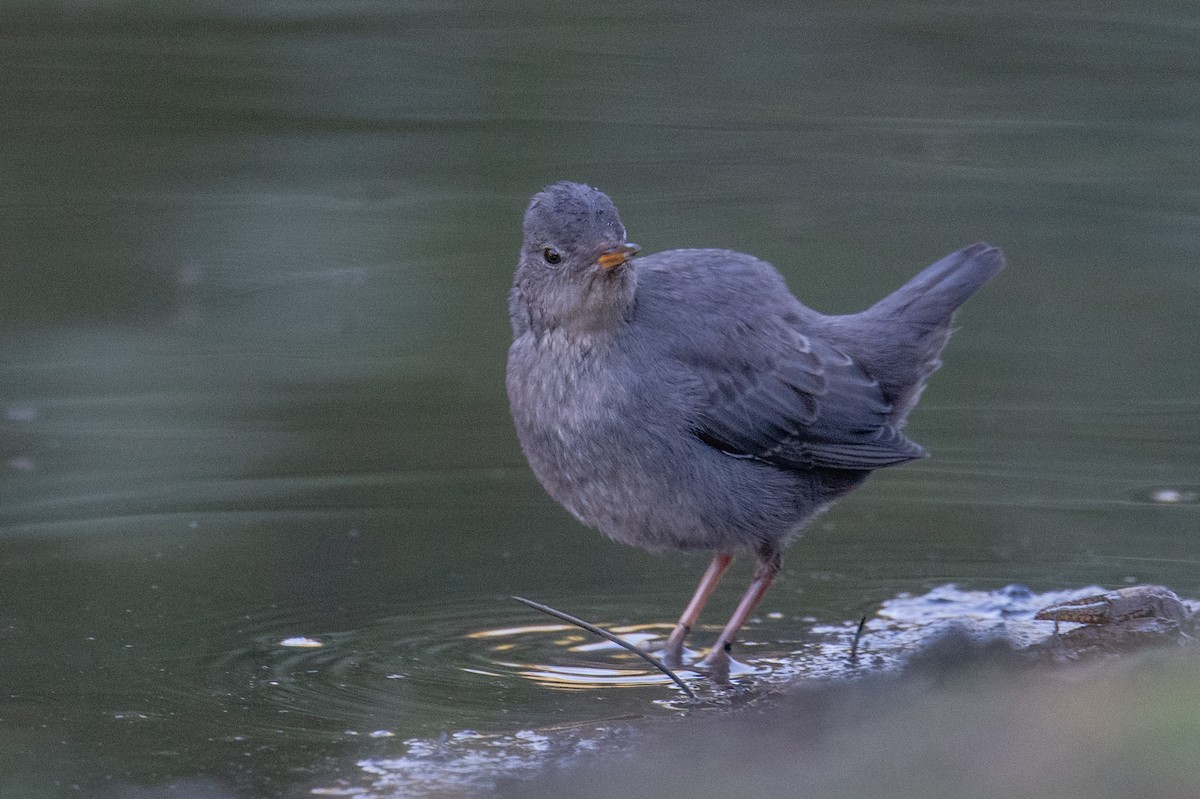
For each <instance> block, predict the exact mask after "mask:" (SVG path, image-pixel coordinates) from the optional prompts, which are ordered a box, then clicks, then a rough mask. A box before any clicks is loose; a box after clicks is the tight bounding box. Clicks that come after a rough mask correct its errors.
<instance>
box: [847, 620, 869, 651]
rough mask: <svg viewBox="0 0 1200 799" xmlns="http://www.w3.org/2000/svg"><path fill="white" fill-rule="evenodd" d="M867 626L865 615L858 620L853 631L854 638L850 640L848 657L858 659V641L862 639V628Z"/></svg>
mask: <svg viewBox="0 0 1200 799" xmlns="http://www.w3.org/2000/svg"><path fill="white" fill-rule="evenodd" d="M866 626H867V617H866V616H863V617H862V618H861V619H859V620H858V629H857V630H855V631H854V640H853V641H851V642H850V659H851V660H858V642H859V641H861V640H862V634H863V628H864V627H866Z"/></svg>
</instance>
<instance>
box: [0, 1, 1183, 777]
mask: <svg viewBox="0 0 1200 799" xmlns="http://www.w3.org/2000/svg"><path fill="white" fill-rule="evenodd" d="M1197 52H1200V14H1198V13H1197V12H1196V10H1195V8H1194V6H1192V5H1190V4H1171V3H1164V4H1155V5H1154V6H1153V7H1147V6H1143V5H1141V4H1136V3H1126V4H1107V5H1105V6H1103V7H1101V6H1096V7H1083V6H1078V5H1077V4H1071V3H1064V2H1051V3H1032V2H1031V3H1004V4H999V3H997V4H945V5H942V4H921V3H888V4H884V3H879V4H875V3H872V4H862V5H860V6H859V7H857V8H856V9H850V8H848V7H846V6H845V5H844V4H841V3H814V4H808V5H805V6H802V7H797V8H794V9H793V8H790V7H787V6H784V5H779V6H773V5H767V4H751V5H748V6H744V7H742V8H741V9H740V10H733V9H731V8H726V7H724V6H722V5H718V4H693V5H688V6H671V5H663V4H654V3H651V4H646V3H617V4H609V5H606V6H589V7H586V8H559V7H557V6H554V5H551V4H521V5H517V4H513V5H507V6H497V5H490V4H459V5H449V4H446V5H435V4H431V5H428V6H423V5H420V4H411V5H410V4H404V3H383V2H379V3H371V2H365V1H364V2H341V3H313V2H297V3H271V2H257V3H236V2H221V1H220V0H212V1H211V2H196V3H190V4H189V3H176V4H171V5H167V4H149V3H115V2H98V3H91V4H72V3H55V4H33V3H29V4H23V3H9V4H6V5H5V6H4V7H3V8H0V65H2V66H0V137H2V138H0V141H2V143H3V150H4V152H3V156H2V157H0V413H2V414H3V415H2V416H0V675H3V677H2V679H0V689H2V690H0V794H3V795H5V796H21V797H39V796H59V795H70V796H80V795H84V796H93V795H94V796H106V797H107V796H157V795H159V792H169V791H172V790H177V789H178V790H183V788H187V789H188V790H193V792H195V793H196V794H197V795H204V796H209V795H212V796H292V795H309V793H308V790H309V787H310V786H313V785H329V784H332V781H333V780H335V779H337V778H339V777H346V775H347V774H352V773H353V772H354V769H355V767H354V765H353V764H354V763H356V762H358V761H360V760H362V759H364V758H387V757H392V756H397V755H399V754H402V753H403V752H404V751H405V747H406V745H405V744H404V741H406V740H408V739H421V740H427V739H430V740H434V739H436V738H437V737H438V736H439V735H440V734H441V733H443V732H445V733H447V734H448V735H451V736H453V735H455V734H456V733H460V732H461V731H464V730H476V731H481V732H486V733H497V734H506V733H512V732H515V731H518V730H522V729H528V728H544V727H546V726H548V725H573V724H574V725H587V724H590V723H595V722H596V721H597V720H603V719H612V718H618V717H626V716H631V715H633V716H656V715H670V714H671V713H672V712H673V711H672V710H671V709H670V708H669V707H664V706H662V705H656V704H654V700H656V699H660V698H662V697H664V696H666V695H668V694H666V692H665V689H664V688H663V687H662V686H660V685H657V684H654V685H643V686H642V687H632V688H627V689H624V690H611V689H609V688H606V687H602V686H600V685H595V686H591V687H589V688H587V689H586V690H564V689H560V688H551V687H546V686H544V685H542V684H540V683H539V682H538V681H537V680H535V679H530V678H529V677H528V676H523V673H522V672H523V667H522V664H529V663H537V662H541V660H543V659H547V658H553V657H556V655H555V653H558V655H557V656H559V657H560V660H561V661H562V662H568V663H569V662H570V661H571V660H572V658H573V657H575V656H574V655H572V654H570V653H563V652H562V646H563V644H562V642H561V641H559V639H558V637H557V636H560V635H561V634H559V633H553V632H548V633H543V634H535V633H521V634H519V635H518V634H515V633H514V634H513V635H514V638H513V644H512V647H510V648H507V649H505V648H501V649H495V648H494V644H493V641H494V640H496V639H498V638H503V636H502V635H499V634H496V635H493V636H491V637H489V636H488V635H484V636H483V637H480V636H479V634H480V633H485V634H486V633H489V631H491V632H492V633H495V632H496V631H504V630H506V629H508V628H514V627H522V626H523V625H524V626H527V625H540V624H545V623H547V620H543V619H539V618H535V617H534V616H533V615H532V614H531V613H530V612H529V611H527V610H525V609H524V608H521V607H520V606H518V605H515V604H514V603H510V602H508V600H507V599H506V597H507V596H508V595H510V594H514V593H517V594H524V595H526V596H532V597H534V598H537V599H540V600H543V601H546V602H549V603H551V604H555V605H558V606H560V607H563V608H564V609H569V610H571V611H573V612H575V613H578V614H580V615H583V616H585V617H587V618H589V619H592V620H595V621H597V622H601V623H605V624H611V625H622V624H641V625H662V624H668V623H670V622H671V621H673V619H674V616H675V615H676V614H677V612H678V611H679V609H680V608H681V606H682V604H683V602H684V601H685V599H686V597H687V595H688V593H689V592H690V591H691V588H692V586H693V584H694V581H695V580H696V579H697V578H698V576H699V573H700V572H701V571H702V569H703V567H704V563H705V558H704V557H703V556H696V557H682V556H673V557H660V556H652V555H647V554H644V553H641V552H638V551H634V550H630V549H627V548H624V547H621V546H619V545H617V544H613V543H610V542H608V541H606V540H604V539H602V538H601V537H600V536H598V535H597V534H595V533H593V532H591V531H589V530H586V529H583V528H582V527H580V526H579V525H578V524H577V523H576V522H575V521H574V520H573V519H571V518H570V517H569V516H568V515H567V514H566V512H565V511H563V510H561V509H560V508H558V507H557V506H555V505H554V504H553V503H552V501H551V500H549V499H548V497H546V495H545V494H544V493H543V492H542V490H541V489H540V487H539V486H538V485H537V483H536V481H535V480H534V479H533V477H532V476H531V474H530V473H529V471H528V470H527V468H526V467H525V465H524V462H523V460H522V457H521V454H520V451H519V449H518V446H517V443H516V439H515V436H514V434H513V432H512V430H511V426H510V423H509V419H508V411H507V404H506V399H505V395H504V390H503V373H504V359H505V351H506V348H507V345H508V336H509V332H508V320H507V317H506V310H505V301H506V291H507V288H508V283H509V280H510V276H511V268H512V265H513V263H514V262H515V257H516V250H517V246H518V244H519V241H520V218H521V214H522V213H523V210H524V206H525V203H526V202H527V200H528V197H529V195H530V194H532V193H533V192H534V191H536V190H538V189H539V188H540V187H541V186H543V185H544V184H546V183H549V182H552V181H554V180H559V179H573V180H581V181H586V182H589V183H591V184H593V185H596V186H598V187H600V188H602V189H604V190H605V191H607V192H608V193H610V194H611V195H612V197H613V198H614V199H615V201H616V202H617V204H618V206H619V207H620V209H621V211H622V214H623V217H624V221H625V223H626V226H627V227H628V230H629V234H630V237H631V239H633V240H635V241H637V242H638V243H639V244H641V245H642V246H643V248H645V250H646V251H649V252H652V251H655V250H658V249H667V248H672V247H680V246H713V247H729V248H732V249H738V250H744V251H748V252H752V253H754V254H756V255H758V256H760V257H762V258H765V259H767V260H770V261H771V262H773V263H775V264H776V265H777V266H778V267H779V268H780V270H781V271H782V272H783V273H784V274H785V276H786V277H787V278H788V280H789V283H790V284H791V286H792V288H793V289H794V290H795V291H796V293H797V294H798V295H799V296H800V297H801V298H802V299H803V300H805V302H806V303H808V304H809V305H811V306H813V307H815V308H818V309H820V310H824V311H827V312H844V311H851V310H857V309H859V308H861V307H864V306H865V305H867V304H869V303H870V302H872V301H874V300H875V299H877V298H878V297H880V296H882V295H883V294H884V293H886V292H887V291H889V290H891V289H892V288H894V287H896V286H898V285H899V284H900V283H901V282H903V281H904V280H905V279H906V278H907V277H908V276H909V275H910V274H912V273H913V272H915V271H916V270H917V269H918V268H920V267H922V266H924V265H925V264H927V263H929V262H932V261H933V260H935V259H936V258H938V257H940V256H942V255H943V254H945V253H947V252H949V251H951V250H954V249H957V248H958V247H960V246H963V245H965V244H968V243H970V242H971V241H974V240H977V239H987V240H990V241H993V242H995V243H997V244H1000V245H1002V246H1003V247H1004V248H1005V250H1006V252H1007V255H1008V258H1009V262H1010V266H1009V269H1008V270H1007V271H1005V272H1004V273H1003V274H1002V275H1001V276H1000V277H999V278H998V279H997V280H996V281H995V282H994V284H992V285H989V286H988V287H987V288H986V289H985V290H984V291H983V292H981V293H980V294H979V295H978V296H977V297H976V298H975V299H973V300H972V302H971V303H970V304H969V306H968V307H967V308H966V309H965V311H964V313H963V314H962V315H961V316H960V320H959V321H960V324H961V331H960V332H959V333H958V334H957V335H956V337H955V338H954V340H953V341H952V343H951V345H950V348H949V350H948V351H947V353H946V356H945V362H946V366H945V368H944V370H943V371H942V372H941V373H940V374H939V375H938V376H937V377H936V378H935V380H934V381H933V383H932V384H931V386H930V388H929V389H928V391H927V392H926V393H925V395H924V398H923V400H922V404H921V406H920V408H919V409H918V411H917V412H916V413H915V414H914V415H913V417H912V420H911V423H910V427H909V431H910V433H911V434H912V436H913V438H915V439H916V440H917V441H920V442H921V443H922V444H924V445H925V446H926V447H927V448H928V449H929V450H930V451H931V452H932V453H933V458H932V459H930V460H928V461H924V462H921V463H918V464H915V465H910V466H905V467H903V468H899V469H894V470H889V471H887V472H886V473H882V474H878V475H876V476H875V477H873V478H872V480H871V481H869V483H868V484H867V486H865V487H864V488H863V489H862V490H860V491H858V492H857V493H856V494H855V495H854V496H852V497H851V498H849V499H847V500H846V501H844V502H843V503H842V504H840V505H839V506H838V507H836V508H835V509H834V510H833V511H832V512H830V513H829V514H827V515H826V516H824V517H822V519H821V520H820V522H819V523H818V524H817V525H816V526H815V527H814V529H813V530H812V531H810V533H809V534H808V535H807V536H806V537H805V538H804V539H803V540H802V541H801V542H799V543H798V544H797V545H795V546H794V547H793V548H792V549H791V550H790V551H789V552H788V555H787V557H786V559H785V573H784V576H783V578H782V579H781V580H780V582H779V583H778V584H777V585H776V587H775V588H774V589H773V590H772V592H771V593H770V594H769V595H768V597H767V599H766V601H765V603H764V606H763V609H762V610H763V614H764V619H763V623H762V624H761V625H760V626H759V627H758V628H756V629H755V631H754V636H753V637H754V638H756V639H757V642H758V643H759V644H761V645H762V646H763V647H765V649H766V650H770V651H771V652H772V653H773V654H786V653H787V652H790V651H793V650H795V649H796V648H797V647H798V646H800V645H801V644H802V643H803V641H804V640H805V639H806V636H807V635H808V634H809V630H810V629H811V628H812V627H813V625H814V624H828V625H839V624H843V623H845V622H847V621H848V620H856V619H857V618H858V617H860V616H861V615H863V614H870V613H873V612H874V611H875V610H876V609H877V608H878V607H879V605H880V603H882V602H884V601H886V600H888V599H889V598H891V597H894V596H895V595H897V594H898V593H901V592H913V593H919V592H923V591H925V590H927V589H928V588H930V587H933V586H937V585H940V584H942V583H946V582H955V583H957V584H959V585H960V586H963V587H966V588H973V589H994V588H997V587H1000V586H1003V585H1005V584H1008V583H1014V582H1015V583H1024V584H1027V585H1029V586H1031V587H1033V588H1035V589H1036V590H1048V589H1052V588H1065V587H1072V586H1078V585H1086V584H1090V583H1097V584H1101V585H1104V586H1110V587H1111V586H1116V585H1121V584H1124V583H1126V582H1130V581H1139V582H1156V583H1165V584H1167V585H1170V586H1172V587H1173V588H1175V589H1176V590H1178V591H1179V592H1180V593H1181V594H1186V595H1192V596H1195V595H1196V594H1198V593H1200V577H1198V576H1197V574H1198V569H1197V564H1198V563H1200V543H1197V537H1196V529H1197V522H1198V521H1200V516H1198V515H1197V513H1198V508H1200V506H1198V505H1196V504H1195V503H1194V502H1188V501H1186V500H1187V498H1188V497H1189V492H1195V491H1196V490H1197V486H1200V399H1198V394H1200V367H1198V366H1197V361H1196V353H1197V352H1198V351H1200V326H1198V325H1197V313H1196V307H1197V303H1198V301H1200V268H1198V263H1200V190H1198V188H1197V187H1198V186H1200V158H1197V155H1196V154H1197V153H1198V152H1200V61H1198V60H1197V59H1196V53H1197ZM1160 489H1171V490H1176V491H1179V492H1182V493H1181V495H1180V496H1182V497H1183V498H1184V499H1185V501H1183V502H1161V501H1155V500H1154V499H1153V496H1154V494H1153V492H1155V491H1156V490H1160ZM1160 498H1161V497H1160ZM747 576H748V569H747V566H746V564H740V566H735V569H734V570H733V572H732V573H731V575H730V577H729V581H730V583H731V584H730V585H728V586H725V587H724V590H722V591H721V592H720V593H719V594H718V595H717V596H716V598H715V599H714V601H713V606H712V611H711V613H710V615H711V616H712V619H711V621H713V622H718V621H720V620H721V618H722V617H723V615H724V614H726V613H728V611H729V610H730V609H731V608H732V606H733V604H734V602H735V600H736V596H737V594H739V593H740V591H741V585H740V583H742V582H744V581H745V580H746V579H747ZM767 614H773V616H772V615H767ZM705 618H706V620H709V618H708V616H706V617H705ZM654 629H658V628H654ZM297 636H308V637H311V638H314V639H318V640H320V641H321V642H322V643H323V644H324V646H322V647H321V648H316V649H297V648H293V647H287V646H283V645H281V642H282V641H283V640H284V639H287V638H289V637H297ZM523 636H525V637H523ZM703 642H704V639H703V636H701V640H699V641H698V643H700V644H702V643H703ZM800 668H801V670H803V664H801V665H800ZM347 779H349V777H347ZM180 786H183V788H180Z"/></svg>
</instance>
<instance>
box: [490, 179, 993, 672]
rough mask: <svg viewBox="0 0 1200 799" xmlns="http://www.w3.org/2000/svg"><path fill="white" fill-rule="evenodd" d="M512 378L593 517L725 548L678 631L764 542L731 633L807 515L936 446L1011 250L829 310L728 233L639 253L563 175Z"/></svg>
mask: <svg viewBox="0 0 1200 799" xmlns="http://www.w3.org/2000/svg"><path fill="white" fill-rule="evenodd" d="M524 234H525V238H524V243H523V244H522V247H521V256H520V260H519V261H518V263H517V269H516V274H515V276H514V279H513V287H512V291H511V293H510V295H509V314H510V316H511V319H512V328H513V343H512V346H511V347H510V348H509V351H508V379H507V384H508V396H509V402H510V404H511V407H512V416H513V420H514V422H515V423H516V429H517V435H518V437H519V438H520V441H521V447H522V449H523V450H524V452H525V457H526V458H527V459H528V460H529V465H530V466H531V467H532V468H533V472H534V474H535V475H537V478H538V480H540V481H541V483H542V485H543V486H544V487H545V488H546V490H547V491H548V492H549V493H550V495H551V496H552V497H554V499H556V500H557V501H558V502H560V503H562V505H563V506H564V507H566V508H567V510H569V511H570V512H571V513H572V514H574V516H575V517H576V518H577V519H579V520H580V521H581V522H583V523H584V524H586V525H588V526H590V527H594V528H596V529H598V530H600V531H601V532H603V533H604V534H606V535H608V536H609V537H611V538H613V539H615V540H617V541H622V542H624V543H627V544H633V545H635V546H639V547H643V548H645V549H649V550H652V551H662V550H668V549H683V550H696V549H699V550H709V551H712V552H714V553H715V554H714V556H713V559H712V562H711V563H710V564H709V567H708V570H707V571H706V572H705V574H704V577H703V579H702V580H701V581H700V585H699V586H698V587H697V589H696V593H695V595H694V596H693V597H692V600H691V602H689V603H688V605H687V608H686V609H685V610H684V612H683V615H682V616H681V617H680V619H679V622H678V624H676V625H675V628H674V630H673V631H672V633H671V635H670V637H669V638H668V640H667V645H666V650H665V653H664V658H663V659H664V661H665V662H666V663H667V664H668V665H670V666H674V667H678V666H679V665H681V662H682V659H683V644H684V639H685V638H686V636H687V634H688V633H689V632H690V630H691V628H692V626H693V625H694V624H695V623H696V620H697V618H698V617H699V614H700V611H701V609H702V608H703V606H704V603H705V601H706V600H707V599H708V597H709V595H710V594H711V593H712V591H713V589H714V588H715V587H716V584H717V582H718V580H719V579H720V578H721V575H722V574H723V573H724V571H725V569H726V568H727V567H728V566H729V563H730V561H731V560H732V558H733V555H734V553H737V552H747V551H749V552H753V553H754V554H755V555H756V556H757V565H756V568H755V570H754V576H753V579H752V581H751V583H750V587H749V588H748V589H747V591H746V593H745V595H744V596H743V597H742V600H741V602H740V603H739V604H738V606H737V609H736V610H735V611H734V613H733V616H732V617H731V618H730V620H729V623H728V624H727V625H726V626H725V628H724V630H723V631H722V632H721V634H720V636H719V637H718V638H717V641H716V643H715V644H714V646H713V648H712V650H711V651H710V652H709V654H708V655H707V656H706V657H705V658H704V659H703V661H702V662H701V663H699V664H697V665H698V667H699V668H701V669H711V670H712V672H713V673H714V674H717V675H720V674H726V673H727V672H728V664H729V650H730V646H731V644H732V641H733V639H734V636H735V635H736V634H737V632H738V630H739V629H740V628H741V627H742V625H743V624H744V623H745V622H746V619H747V618H748V617H749V616H750V613H751V612H752V611H753V609H754V606H755V605H756V604H757V603H758V601H759V599H761V598H762V596H763V594H764V593H765V592H766V590H767V588H768V587H769V586H770V584H771V581H772V580H773V579H774V577H775V575H776V574H777V573H778V572H779V568H780V562H781V553H782V551H783V548H784V547H785V546H786V545H787V544H788V543H789V542H790V540H791V539H792V538H794V537H795V536H796V535H797V534H798V533H799V531H800V530H801V529H802V528H803V527H804V525H805V523H806V522H808V521H810V520H811V519H812V518H813V517H814V516H816V515H817V514H819V513H820V512H821V511H823V510H825V509H826V508H828V507H829V505H830V504H831V503H832V502H833V501H834V500H836V499H837V498H838V497H840V496H842V495H843V494H845V493H846V492H848V491H850V490H851V489H853V488H855V487H857V486H858V485H860V484H861V483H862V482H863V481H864V480H865V479H866V477H867V475H868V474H870V473H871V471H872V470H874V469H879V468H881V467H884V466H894V465H896V464H900V463H905V462H907V461H911V460H915V459H917V458H922V457H925V450H924V449H922V448H921V447H920V446H919V445H918V444H916V443H914V442H912V441H910V440H909V439H908V438H906V437H905V435H904V433H903V432H902V430H903V427H904V423H905V419H906V418H907V416H908V414H909V412H910V411H911V410H912V409H913V406H914V405H915V404H916V402H917V399H918V397H920V395H921V390H922V389H923V388H924V386H925V381H926V380H927V379H928V378H929V376H930V375H931V374H932V373H933V372H934V371H936V370H937V368H938V367H939V366H940V365H941V361H940V359H939V355H940V354H941V351H942V348H943V347H945V345H946V341H947V339H949V337H950V332H951V330H950V321H951V317H952V316H953V314H954V311H955V309H956V308H958V306H959V305H961V304H962V303H963V302H964V301H965V300H966V299H967V298H968V297H970V296H971V295H972V294H974V293H975V291H976V290H978V289H979V287H980V286H982V285H983V284H984V283H986V282H987V281H988V279H989V278H991V277H992V276H993V275H995V274H996V273H997V272H999V271H1000V270H1001V269H1002V268H1003V266H1004V257H1003V255H1002V254H1001V252H1000V250H998V249H996V248H995V247H992V246H990V245H987V244H973V245H971V246H970V247H967V248H966V249H963V250H959V251H958V252H956V253H953V254H951V255H948V256H946V257H945V258H943V259H942V260H940V261H938V262H937V263H935V264H934V265H933V266H930V267H929V268H927V269H925V271H923V272H921V273H920V274H918V275H917V276H916V277H914V278H913V279H912V280H910V281H909V282H908V283H906V284H905V285H904V286H902V287H901V288H900V289H898V290H897V291H896V292H895V293H893V294H891V295H889V296H888V297H885V298H884V299H883V300H881V301H879V302H878V303H876V304H875V305H873V306H871V307H870V308H868V309H867V310H865V311H863V312H861V313H857V314H850V315H847V316H826V315H824V314H821V313H818V312H816V311H814V310H812V309H810V308H808V307H806V306H805V305H803V304H802V303H800V301H799V300H797V299H796V298H795V297H793V296H792V294H791V293H790V292H789V291H788V288H787V286H786V284H785V283H784V281H783V278H782V277H780V275H779V273H778V272H777V271H776V270H775V269H774V267H772V266H771V265H770V264H768V263H766V262H764V261H760V260H759V259H757V258H754V257H753V256H750V255H744V254H742V253H736V252H731V251H729V250H717V249H697V250H668V251H667V252H661V253H657V254H655V255H647V256H642V257H638V258H634V257H633V256H635V255H636V254H637V253H638V250H639V248H638V246H637V245H636V244H631V243H629V242H628V241H627V240H626V236H625V226H624V225H623V224H621V219H620V217H619V216H618V214H617V209H616V206H614V205H613V202H612V200H610V199H609V198H608V196H607V195H605V194H604V193H603V192H601V191H598V190H597V189H593V188H591V187H590V186H585V185H581V184H578V183H567V182H562V183H556V184H554V185H553V186H549V187H547V188H546V189H545V190H544V191H542V192H540V193H538V194H536V195H534V197H533V200H532V201H531V202H530V204H529V209H528V210H527V211H526V212H525V224H524Z"/></svg>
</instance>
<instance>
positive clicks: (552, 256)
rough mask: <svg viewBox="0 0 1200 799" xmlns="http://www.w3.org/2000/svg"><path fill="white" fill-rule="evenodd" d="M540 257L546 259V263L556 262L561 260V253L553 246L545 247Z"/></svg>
mask: <svg viewBox="0 0 1200 799" xmlns="http://www.w3.org/2000/svg"><path fill="white" fill-rule="evenodd" d="M542 257H543V258H545V259H546V263H548V264H556V263H558V262H559V261H561V260H562V255H560V254H559V252H558V250H556V249H554V248H553V247H547V248H546V249H544V250H542Z"/></svg>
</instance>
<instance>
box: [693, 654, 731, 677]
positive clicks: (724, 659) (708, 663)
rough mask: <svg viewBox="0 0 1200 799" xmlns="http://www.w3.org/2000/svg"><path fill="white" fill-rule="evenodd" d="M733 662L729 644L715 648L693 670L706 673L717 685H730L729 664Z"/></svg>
mask: <svg viewBox="0 0 1200 799" xmlns="http://www.w3.org/2000/svg"><path fill="white" fill-rule="evenodd" d="M731 662H733V658H731V657H730V656H729V644H725V645H724V646H720V647H713V649H712V651H711V652H709V653H708V654H707V655H705V656H704V660H701V661H700V662H699V663H696V664H695V665H694V666H693V667H692V668H694V669H696V670H697V671H702V672H704V673H706V674H707V675H708V678H709V679H710V680H712V681H713V682H715V683H716V684H717V685H729V664H730V663H731Z"/></svg>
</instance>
